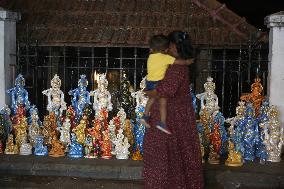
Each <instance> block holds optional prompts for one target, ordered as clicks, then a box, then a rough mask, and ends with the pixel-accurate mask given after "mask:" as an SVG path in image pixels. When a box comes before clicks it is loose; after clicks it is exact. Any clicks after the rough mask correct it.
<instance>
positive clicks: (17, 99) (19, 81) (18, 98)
mask: <svg viewBox="0 0 284 189" xmlns="http://www.w3.org/2000/svg"><path fill="white" fill-rule="evenodd" d="M24 87H25V79H24V77H23V75H21V74H19V75H18V76H17V78H16V80H15V87H14V88H11V89H9V90H7V93H9V94H10V95H11V98H12V104H11V108H12V114H13V115H15V114H16V112H17V109H18V107H19V105H20V104H21V105H23V107H24V108H25V110H28V109H29V108H30V107H29V106H30V102H29V97H28V92H27V90H26V89H25V88H24Z"/></svg>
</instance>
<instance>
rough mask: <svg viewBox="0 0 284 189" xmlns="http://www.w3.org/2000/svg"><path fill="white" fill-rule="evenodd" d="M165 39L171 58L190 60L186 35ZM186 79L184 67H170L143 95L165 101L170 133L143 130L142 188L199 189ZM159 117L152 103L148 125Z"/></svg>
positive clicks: (200, 176)
mask: <svg viewBox="0 0 284 189" xmlns="http://www.w3.org/2000/svg"><path fill="white" fill-rule="evenodd" d="M169 39H170V42H171V43H170V47H169V53H170V54H171V55H172V56H174V57H176V58H182V59H188V58H191V57H192V46H191V43H190V40H189V36H188V35H187V34H186V33H184V32H180V31H175V32H172V33H170V34H169ZM188 77H189V72H188V68H187V66H183V65H172V66H170V67H169V68H168V70H167V73H166V75H165V78H164V79H163V80H162V81H161V82H160V83H159V85H158V86H157V88H156V89H155V90H152V91H149V92H147V94H148V96H152V97H154V96H159V97H165V98H167V99H168V105H167V107H168V108H167V112H168V113H167V115H168V116H167V124H168V127H169V129H170V130H171V132H172V134H171V135H167V134H164V133H162V132H161V131H160V130H158V129H156V128H155V127H151V128H150V129H147V130H146V134H145V139H144V145H143V148H144V155H143V157H144V181H145V189H148V188H149V189H150V188H151V189H154V188H157V189H177V188H183V189H200V188H203V172H202V163H201V153H200V145H199V138H198V134H197V129H196V122H195V121H196V120H195V116H194V110H193V106H192V102H191V97H190V96H189V79H188ZM159 116H160V114H159V104H158V102H155V104H154V105H153V106H152V108H151V118H150V120H149V124H150V125H152V126H155V125H156V124H157V122H158V121H159V120H160V118H159Z"/></svg>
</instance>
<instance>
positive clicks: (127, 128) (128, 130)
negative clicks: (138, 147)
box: [124, 119, 134, 153]
mask: <svg viewBox="0 0 284 189" xmlns="http://www.w3.org/2000/svg"><path fill="white" fill-rule="evenodd" d="M124 135H125V137H127V139H128V142H129V144H130V148H129V151H130V153H132V152H133V145H134V136H133V126H132V124H131V122H130V119H126V120H125V124H124Z"/></svg>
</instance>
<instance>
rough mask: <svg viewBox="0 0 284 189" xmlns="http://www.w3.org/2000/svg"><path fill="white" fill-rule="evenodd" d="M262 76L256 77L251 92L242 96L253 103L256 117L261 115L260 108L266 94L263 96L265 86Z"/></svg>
mask: <svg viewBox="0 0 284 189" xmlns="http://www.w3.org/2000/svg"><path fill="white" fill-rule="evenodd" d="M260 81H261V80H260V78H259V77H257V78H255V79H254V83H253V84H252V85H251V93H250V94H247V95H243V96H241V100H243V101H246V102H250V103H252V104H253V107H254V113H255V115H254V117H255V118H257V117H258V116H259V113H260V112H259V110H260V106H261V104H262V101H263V100H264V99H265V97H264V96H262V94H261V93H262V91H263V87H262V85H261V83H260Z"/></svg>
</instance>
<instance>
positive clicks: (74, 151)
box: [67, 133, 84, 158]
mask: <svg viewBox="0 0 284 189" xmlns="http://www.w3.org/2000/svg"><path fill="white" fill-rule="evenodd" d="M67 156H68V157H70V158H81V157H83V156H84V155H83V146H82V145H81V144H79V143H78V142H77V137H76V135H75V134H74V133H71V144H70V145H69V152H68V155H67Z"/></svg>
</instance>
